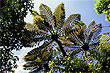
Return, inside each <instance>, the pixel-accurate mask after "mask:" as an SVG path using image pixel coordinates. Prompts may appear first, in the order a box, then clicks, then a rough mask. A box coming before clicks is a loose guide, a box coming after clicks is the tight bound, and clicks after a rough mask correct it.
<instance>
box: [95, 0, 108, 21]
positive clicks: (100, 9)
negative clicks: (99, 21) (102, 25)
mask: <svg viewBox="0 0 110 73" xmlns="http://www.w3.org/2000/svg"><path fill="white" fill-rule="evenodd" d="M95 6H96V7H95V10H96V12H97V13H98V14H102V13H104V14H105V18H106V20H108V21H110V0H98V1H97V2H96V4H95Z"/></svg>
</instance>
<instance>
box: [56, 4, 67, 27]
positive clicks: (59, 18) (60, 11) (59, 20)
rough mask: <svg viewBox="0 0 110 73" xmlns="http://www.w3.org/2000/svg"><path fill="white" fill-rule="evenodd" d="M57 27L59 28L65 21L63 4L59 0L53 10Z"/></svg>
mask: <svg viewBox="0 0 110 73" xmlns="http://www.w3.org/2000/svg"><path fill="white" fill-rule="evenodd" d="M54 15H55V18H56V26H57V28H61V27H62V25H63V24H64V21H65V9H64V4H63V3H62V2H61V3H60V4H59V5H58V6H57V8H56V9H55V11H54Z"/></svg>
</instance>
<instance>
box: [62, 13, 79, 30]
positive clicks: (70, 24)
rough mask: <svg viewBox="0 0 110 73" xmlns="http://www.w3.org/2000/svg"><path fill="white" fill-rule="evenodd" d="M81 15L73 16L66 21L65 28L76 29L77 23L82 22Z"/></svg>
mask: <svg viewBox="0 0 110 73" xmlns="http://www.w3.org/2000/svg"><path fill="white" fill-rule="evenodd" d="M80 17H81V16H80V14H71V15H70V16H69V17H68V19H67V20H66V21H65V23H64V25H63V28H67V27H68V28H69V29H70V28H72V27H74V24H75V23H77V21H79V20H80Z"/></svg>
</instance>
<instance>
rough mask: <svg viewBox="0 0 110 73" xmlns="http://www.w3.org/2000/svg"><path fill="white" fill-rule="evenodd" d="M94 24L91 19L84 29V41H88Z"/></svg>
mask: <svg viewBox="0 0 110 73" xmlns="http://www.w3.org/2000/svg"><path fill="white" fill-rule="evenodd" d="M94 26H95V21H94V20H92V21H91V23H90V24H89V25H88V28H87V29H86V31H85V33H86V34H85V38H86V40H85V41H86V42H88V39H89V35H90V32H91V30H92V28H93V27H94Z"/></svg>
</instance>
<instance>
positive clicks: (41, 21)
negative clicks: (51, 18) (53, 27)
mask: <svg viewBox="0 0 110 73" xmlns="http://www.w3.org/2000/svg"><path fill="white" fill-rule="evenodd" d="M33 24H34V25H37V26H38V28H39V29H41V30H45V31H48V30H50V28H49V24H48V23H47V22H46V21H45V20H44V19H43V18H42V17H41V16H35V17H34V19H33Z"/></svg>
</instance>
